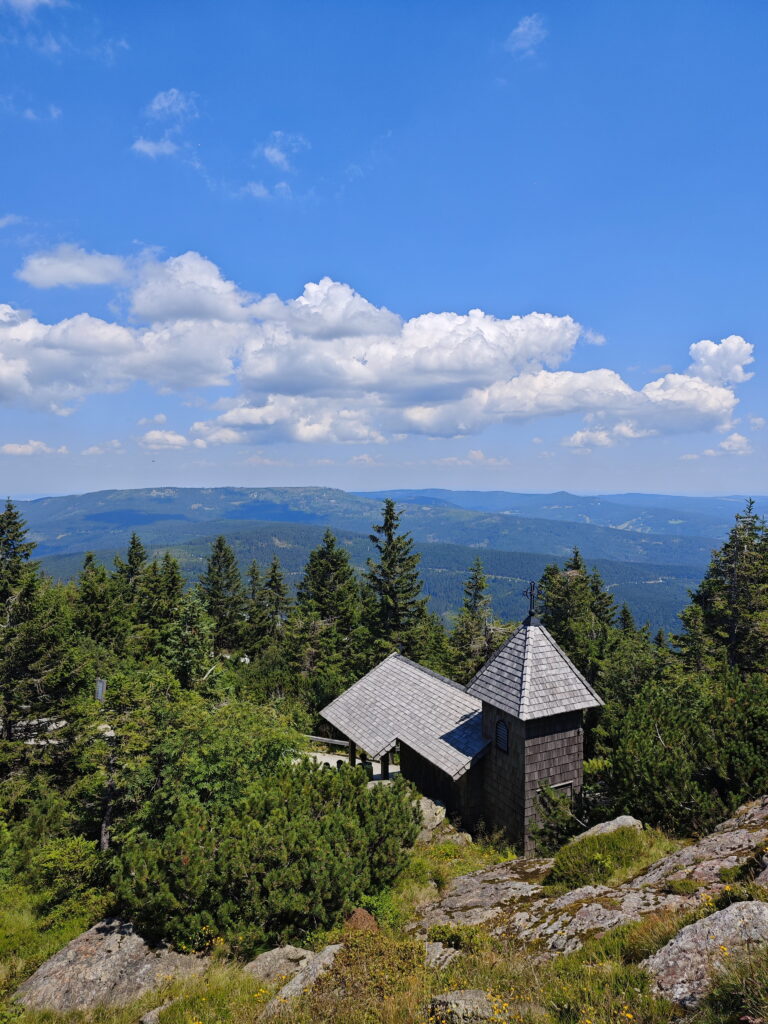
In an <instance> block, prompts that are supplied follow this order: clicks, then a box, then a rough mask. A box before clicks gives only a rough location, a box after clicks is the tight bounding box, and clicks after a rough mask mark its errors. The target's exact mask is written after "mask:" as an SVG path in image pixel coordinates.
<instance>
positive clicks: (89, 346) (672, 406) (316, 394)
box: [0, 100, 753, 461]
mask: <svg viewBox="0 0 768 1024" xmlns="http://www.w3.org/2000/svg"><path fill="white" fill-rule="evenodd" d="M168 103H169V104H171V100H168ZM18 276H19V277H21V279H22V280H24V281H26V282H27V283H28V284H31V285H33V286H35V287H37V288H52V287H55V286H64V287H69V288H72V287H76V286H78V285H86V284H88V285H92V284H103V285H106V284H117V285H118V286H119V288H120V289H121V290H120V291H119V295H120V297H121V299H122V301H123V302H124V304H125V307H126V316H125V317H124V318H123V320H124V322H122V323H118V322H110V321H107V320H104V319H101V318H98V317H94V316H91V315H90V314H89V313H87V312H83V313H79V314H78V315H76V316H74V317H69V318H67V319H63V320H61V321H58V322H57V323H52V324H46V323H43V322H42V321H40V320H38V319H37V318H35V317H34V316H32V315H30V314H28V313H25V312H23V311H20V310H17V309H13V308H12V307H10V306H7V305H5V306H0V402H4V403H6V404H9V405H13V404H25V405H29V406H32V407H38V408H48V409H51V410H53V411H55V412H58V413H60V414H68V413H70V412H72V411H73V410H75V409H76V408H77V406H78V405H79V403H81V402H82V401H83V400H85V399H86V398H87V397H88V396H89V395H91V394H96V393H112V392H117V391H121V390H124V389H126V388H129V387H130V386H131V385H132V384H134V383H136V382H139V381H142V382H148V383H151V385H152V386H154V387H155V388H156V389H157V390H159V391H161V390H170V391H186V390H189V389H198V390H200V391H202V394H203V396H204V400H205V402H206V403H207V404H208V409H209V414H208V415H207V416H203V417H201V418H199V419H198V420H197V422H195V423H194V424H193V426H192V428H191V431H190V432H189V434H186V433H184V434H182V433H180V432H178V431H177V430H175V429H174V430H171V429H162V430H161V429H152V430H148V431H147V432H146V433H145V435H144V437H143V440H142V444H143V445H144V446H145V447H147V448H150V449H153V450H160V449H170V448H177V449H179V448H187V447H190V446H193V445H194V446H196V447H204V446H207V445H219V444H244V443H249V444H254V445H262V444H264V443H268V442H270V441H282V440H288V441H298V442H307V443H311V442H319V441H323V442H336V443H342V444H343V443H361V442H366V443H367V442H371V443H376V444H383V443H385V442H387V441H390V440H393V439H402V438H404V437H408V436H414V435H422V436H427V437H436V438H452V437H458V436H469V435H476V434H480V433H481V432H482V431H483V430H485V429H486V428H487V427H490V426H493V425H494V424H499V423H508V422H515V421H524V420H532V419H541V418H545V417H557V416H563V415H567V414H570V415H573V414H576V415H580V416H582V417H583V426H582V428H580V429H578V430H577V431H575V432H574V433H571V434H570V435H568V436H566V437H564V438H563V444H564V445H565V446H566V447H568V448H571V449H574V450H578V449H581V450H583V449H587V448H594V447H611V446H614V445H618V444H626V443H630V442H633V441H636V440H638V439H642V438H645V437H650V436H654V435H669V434H682V433H686V432H691V431H702V430H704V431H711V430H721V431H723V432H724V433H727V432H728V431H729V430H732V427H733V423H734V410H735V408H736V405H737V402H738V399H737V396H736V391H735V389H736V387H737V386H738V385H739V384H742V383H743V382H745V381H747V380H748V379H749V378H750V377H751V375H752V374H751V372H749V371H748V370H747V369H746V368H747V367H748V366H750V365H751V363H752V362H753V346H752V345H751V344H749V343H748V342H747V341H745V340H744V339H743V338H741V337H738V336H736V335H731V336H729V337H727V338H725V339H723V340H722V341H719V342H715V341H710V340H702V341H697V342H695V343H694V344H692V345H690V347H689V349H688V353H687V354H688V357H689V360H690V362H689V365H688V367H687V369H686V370H685V371H684V372H669V373H666V374H664V375H663V376H660V377H658V378H656V379H653V380H649V381H648V382H647V383H645V384H644V385H643V386H641V387H639V388H636V387H633V386H631V385H630V384H629V383H627V381H625V380H624V379H623V377H622V376H621V375H620V374H619V373H618V372H617V371H616V370H614V369H611V368H608V367H600V366H597V367H595V368H593V369H587V370H582V371H578V372H577V371H575V370H570V369H567V368H566V366H565V364H567V362H568V360H569V359H570V358H571V356H572V354H573V352H574V349H575V347H576V346H577V344H579V343H580V342H585V343H587V344H594V342H595V339H596V338H598V339H599V340H600V341H602V340H603V339H602V338H600V336H599V335H595V333H594V332H592V331H590V330H588V329H585V328H584V327H582V326H581V325H580V324H578V323H577V322H576V321H575V320H574V319H573V318H572V317H570V316H555V315H553V314H550V313H538V312H532V313H526V314H525V315H519V316H511V317H507V318H498V317H495V316H493V315H492V314H490V313H487V312H484V311H483V310H480V309H473V310H470V311H469V312H468V313H455V312H436V313H424V314H422V315H420V316H416V317H413V318H411V319H408V320H404V319H403V318H401V317H400V316H399V315H398V314H397V313H395V312H393V311H391V310H389V309H387V308H385V307H383V306H377V305H375V304H374V303H371V302H370V301H369V300H367V299H366V298H365V297H364V296H362V295H360V294H359V293H358V292H356V291H355V290H354V289H353V288H352V287H350V285H348V284H344V283H341V282H338V281H333V280H331V279H330V278H327V277H326V278H322V279H321V280H320V281H317V282H313V283H309V284H307V285H306V286H305V288H304V290H303V291H302V293H301V294H300V295H298V296H296V297H295V298H288V299H283V298H281V297H279V296H277V295H275V294H270V295H266V296H263V297H258V296H254V295H253V294H251V293H249V292H248V291H246V290H244V289H242V288H240V287H239V286H238V285H237V284H236V283H235V282H233V281H231V280H228V279H227V278H226V277H225V276H224V275H223V274H222V272H221V270H220V269H219V267H217V266H216V265H215V264H214V263H212V262H211V261H210V260H207V259H206V258H205V257H203V256H202V255H200V254H199V253H196V252H187V253H184V254H182V255H180V256H174V257H171V258H168V259H159V258H158V257H157V256H154V255H147V254H143V255H141V256H139V257H137V258H135V259H123V258H121V257H119V256H114V255H109V254H104V253H93V252H86V251H85V250H83V249H81V248H79V247H76V246H59V247H57V248H56V249H53V250H51V251H49V252H40V253H33V254H31V255H30V256H28V257H27V259H26V260H25V261H24V263H23V266H22V268H21V269H20V271H19V272H18ZM591 351H593V352H594V353H595V355H597V353H598V350H597V349H592V350H591ZM600 351H604V350H603V349H601V350H600ZM682 355H683V353H682V352H681V356H682ZM681 362H683V365H684V362H685V361H684V360H683V359H681ZM158 422H159V421H158ZM738 438H741V435H738V434H735V433H731V434H730V439H726V441H724V442H721V444H720V445H719V446H718V448H717V449H713V451H714V450H717V451H718V453H720V452H722V453H723V454H729V453H732V454H743V453H744V451H745V448H744V444H743V443H742V441H740V440H738ZM476 451H479V449H476ZM475 461H480V460H479V458H476V459H475Z"/></svg>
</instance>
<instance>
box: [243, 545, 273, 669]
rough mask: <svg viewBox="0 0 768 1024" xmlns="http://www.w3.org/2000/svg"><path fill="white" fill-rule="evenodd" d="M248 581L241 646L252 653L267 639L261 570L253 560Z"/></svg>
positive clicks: (249, 568) (249, 567) (251, 654)
mask: <svg viewBox="0 0 768 1024" xmlns="http://www.w3.org/2000/svg"><path fill="white" fill-rule="evenodd" d="M247 577H248V583H247V586H246V591H245V613H244V615H245V621H244V623H243V629H242V636H243V648H244V649H245V650H246V651H247V652H248V654H249V655H250V656H251V657H253V655H254V654H255V653H256V652H257V651H258V650H259V648H260V647H261V646H262V645H263V644H264V642H265V641H266V639H267V633H268V630H267V612H266V608H265V604H264V593H263V588H262V583H263V581H262V578H261V570H260V569H259V563H258V562H257V561H256V559H255V558H254V560H253V561H252V562H251V564H250V565H249V566H248V574H247Z"/></svg>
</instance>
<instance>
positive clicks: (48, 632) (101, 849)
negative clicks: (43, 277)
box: [0, 499, 768, 953]
mask: <svg viewBox="0 0 768 1024" xmlns="http://www.w3.org/2000/svg"><path fill="white" fill-rule="evenodd" d="M371 539H372V541H373V544H374V551H375V554H374V557H373V558H371V559H370V561H369V563H368V566H367V569H366V571H365V572H364V573H363V574H362V575H360V574H358V573H356V572H355V570H354V568H353V566H352V564H351V563H350V559H349V555H348V552H347V550H346V548H345V547H344V546H342V545H340V544H339V543H338V542H337V540H336V537H335V536H334V534H333V533H332V532H331V531H330V530H327V531H326V533H325V535H324V537H323V539H322V542H321V544H320V545H319V546H318V547H317V548H316V549H315V550H313V551H312V553H311V555H310V557H309V559H308V561H307V563H306V566H305V569H304V572H303V575H302V578H301V581H300V583H299V586H298V587H297V588H296V590H295V593H294V592H292V590H291V589H290V588H289V587H288V586H287V585H286V581H285V578H284V575H283V571H282V568H281V565H280V562H279V560H278V559H277V558H275V559H273V560H272V562H271V564H268V565H259V564H257V563H256V562H254V563H253V564H252V565H251V566H250V567H249V569H248V572H247V574H246V578H245V579H243V577H242V576H241V573H240V571H239V569H238V566H237V562H236V560H235V558H234V555H233V552H232V549H231V547H230V545H229V543H228V541H227V538H226V537H225V536H221V537H219V538H218V539H217V540H216V541H215V543H214V544H213V545H212V548H211V551H210V554H209V557H208V560H207V564H206V567H205V570H204V572H203V573H202V574H201V576H200V578H199V580H198V581H196V583H195V584H194V585H193V586H189V583H190V582H191V581H187V580H185V579H184V576H183V574H182V572H181V570H180V568H179V565H178V563H177V562H176V560H175V559H174V558H173V557H172V556H171V555H170V554H168V553H166V554H164V555H163V556H162V557H160V558H155V559H150V558H149V557H148V555H147V552H146V550H145V548H144V546H143V544H142V541H141V539H140V538H139V537H138V536H137V535H136V534H134V535H133V537H132V538H131V542H130V544H129V547H128V549H127V551H126V552H125V553H124V554H123V555H122V556H120V557H118V558H116V559H115V561H114V564H113V565H112V566H111V567H106V566H104V565H102V564H100V563H99V562H98V561H97V560H96V559H95V558H94V557H93V556H91V555H88V556H86V558H85V560H84V563H83V566H82V570H81V572H80V574H79V577H78V578H77V580H75V581H73V582H71V583H67V584H63V583H57V582H54V581H53V580H51V579H50V578H47V577H46V576H45V575H44V574H42V573H41V571H40V569H39V566H38V565H37V564H36V562H35V561H34V559H33V555H34V546H33V544H31V543H30V541H29V540H28V538H27V532H26V528H25V524H24V522H23V520H22V517H21V515H20V514H19V512H18V509H17V508H16V507H15V506H14V505H13V503H12V502H10V501H8V502H7V503H6V505H5V509H4V511H3V512H2V513H1V514H0V724H1V729H0V873H2V877H3V878H4V879H5V880H6V881H8V880H14V881H15V882H18V883H19V884H25V885H29V886H32V887H36V888H37V889H38V890H40V891H42V892H45V894H46V899H47V900H48V904H49V912H50V914H51V915H52V919H55V917H56V915H57V914H61V913H64V912H65V909H66V907H67V906H71V905H72V902H73V901H75V903H78V904H79V905H80V906H85V907H91V908H92V916H93V919H94V920H95V919H96V918H97V917H98V916H99V915H100V914H102V913H104V912H106V911H108V910H109V911H114V912H120V913H126V914H130V915H131V916H132V917H133V918H134V920H136V921H137V922H139V923H141V924H142V926H143V927H144V929H145V931H147V932H148V933H152V934H157V935H158V936H159V935H162V937H165V938H168V939H170V940H172V941H173V942H175V943H176V944H177V945H179V946H182V945H189V946H192V947H194V948H201V946H202V945H204V944H205V942H207V941H209V940H210V938H211V937H212V936H222V937H224V938H225V939H226V941H227V942H229V943H230V945H231V946H232V948H236V949H239V950H241V951H242V952H244V953H248V952H250V951H253V950H254V949H257V948H259V947H260V946H263V945H264V944H265V943H267V942H270V941H274V940H276V939H285V938H288V937H294V936H300V935H301V934H304V933H306V932H307V931H310V930H312V929H313V928H318V927H327V926H329V925H331V924H333V923H334V921H336V920H337V919H338V918H339V916H340V915H341V914H343V913H344V911H345V910H346V909H348V908H349V907H350V906H352V905H353V904H354V903H355V902H357V901H359V900H361V899H362V898H363V897H364V896H366V894H368V895H370V894H373V893H376V892H377V891H379V890H381V889H382V887H386V886H387V885H389V884H391V882H392V881H393V879H394V877H395V876H396V874H397V872H398V871H399V870H400V868H401V866H402V864H403V859H404V857H405V856H406V854H405V853H404V851H405V850H406V849H407V847H408V846H409V845H410V844H411V843H412V841H413V838H414V836H415V833H416V831H417V827H418V826H417V821H416V817H417V815H416V813H415V811H414V809H413V806H412V798H411V793H410V790H409V787H408V785H407V784H405V783H403V782H398V783H397V784H395V785H393V786H390V787H376V788H375V789H373V790H371V789H368V788H367V787H366V784H365V783H366V778H365V775H364V774H363V773H362V771H361V770H359V769H357V770H355V769H349V768H345V769H343V770H341V771H339V772H335V771H322V770H320V769H318V768H314V767H312V766H310V765H309V764H307V763H306V762H302V761H301V759H300V758H298V751H299V750H300V747H301V736H300V733H302V732H303V733H306V732H312V731H316V730H317V729H319V728H321V724H320V720H319V719H318V717H317V713H318V711H319V709H320V708H322V707H323V706H324V705H325V704H326V703H327V702H328V701H329V700H331V699H332V698H333V697H334V696H336V695H337V694H338V693H340V692H342V691H343V690H344V689H345V688H346V687H347V686H349V685H350V684H351V683H352V682H354V681H355V680H356V679H357V678H359V677H360V676H361V675H362V674H363V673H364V672H366V671H367V670H368V669H370V668H371V667H372V666H373V665H374V664H376V663H377V662H378V661H379V660H380V659H381V658H382V657H384V656H385V655H386V654H388V653H389V652H391V651H393V650H400V651H401V652H403V653H404V654H405V655H407V656H408V657H411V658H413V659H414V660H417V661H419V662H421V663H422V664H424V665H425V666H427V667H429V668H432V669H434V670H437V671H439V672H442V673H445V674H446V675H449V676H452V677H453V678H455V679H456V680H457V681H459V682H461V683H466V682H467V681H468V680H469V679H470V678H471V677H472V675H473V674H474V672H475V671H477V669H478V668H479V667H480V666H481V665H482V664H483V663H484V662H485V660H487V658H488V657H489V656H490V654H491V653H492V652H493V651H494V650H495V649H496V648H497V647H498V646H499V644H500V643H501V642H503V640H504V639H505V638H506V637H507V636H508V635H509V633H510V632H511V630H512V629H513V628H514V626H515V624H514V623H509V622H502V621H499V620H497V619H496V618H495V617H494V615H493V611H492V608H491V603H490V600H489V594H488V583H487V579H486V577H485V573H484V569H483V565H482V562H481V560H480V559H477V560H476V562H475V563H474V565H473V566H472V568H471V571H470V574H469V576H468V578H467V580H466V584H465V588H464V601H463V605H462V607H461V609H460V611H459V613H458V614H457V615H456V616H455V617H454V619H453V622H452V624H451V628H449V629H448V628H446V626H445V623H444V620H443V619H442V618H441V617H439V616H437V615H435V614H433V613H431V612H430V608H429V605H428V602H427V601H426V600H425V598H424V596H423V592H422V586H421V579H420V575H419V555H418V554H417V553H416V552H415V550H414V547H413V542H412V538H411V536H410V534H409V533H408V532H407V531H405V530H404V529H403V523H402V522H401V512H400V510H399V509H398V507H397V506H396V505H395V503H394V502H393V501H392V500H390V499H387V500H385V501H384V506H383V510H382V514H381V520H380V521H379V522H376V523H375V524H374V525H373V528H372V534H371ZM538 592H539V600H540V612H541V615H542V617H543V621H544V623H545V625H546V626H547V627H548V628H549V630H550V631H551V632H552V634H553V636H554V637H555V639H556V640H557V641H558V642H559V643H560V644H561V646H562V647H563V648H564V650H565V651H566V652H567V653H568V654H569V656H570V657H571V658H572V659H573V661H574V662H575V664H576V665H577V666H578V668H579V669H580V670H581V671H582V672H583V674H584V675H585V676H586V678H587V679H589V680H590V682H591V683H592V684H593V685H594V686H595V687H596V689H597V690H598V692H599V693H600V694H601V695H602V697H603V698H604V700H605V707H604V708H603V709H601V710H600V711H599V712H596V713H594V714H592V715H591V717H590V719H589V721H588V723H587V729H586V754H587V758H588V760H587V763H586V766H585V770H586V785H585V791H584V796H583V805H582V806H581V807H579V808H578V809H577V812H578V818H579V820H580V821H585V820H589V821H594V820H600V819H604V818H608V817H610V816H613V815H614V814H617V813H623V812H628V813H633V814H636V815H637V816H639V817H641V818H643V819H644V820H645V821H647V822H648V823H650V824H654V825H658V826H661V827H663V828H664V829H666V830H668V831H670V832H672V833H676V834H689V833H691V832H696V831H702V830H705V829H707V828H709V827H711V826H712V825H713V824H714V823H716V822H717V821H718V820H720V819H721V818H723V817H724V816H725V815H726V814H727V813H728V811H730V810H731V809H732V808H734V807H735V806H736V805H737V804H738V803H740V802H741V801H743V800H745V799H747V798H749V797H753V796H756V795H758V794H760V793H761V792H766V791H768V530H766V526H765V523H764V522H763V521H762V520H761V519H760V518H759V517H758V516H757V515H756V514H755V511H754V508H753V507H752V505H751V504H748V505H747V506H746V508H745V509H744V510H743V511H742V512H741V513H739V514H738V515H737V516H736V520H735V523H734V525H733V527H732V529H731V532H730V535H729V537H728V539H727V540H726V542H725V543H724V544H723V545H722V547H721V548H720V549H719V550H717V551H716V552H714V554H713V557H712V561H711V564H710V567H709V569H708V571H707V573H706V576H705V578H704V579H703V581H702V583H701V585H700V586H699V587H698V589H697V590H696V591H695V592H693V593H692V594H691V601H690V604H689V605H688V607H687V608H686V610H685V611H684V613H683V614H682V616H681V624H680V628H679V631H678V632H677V633H676V634H674V635H665V634H663V633H661V634H659V633H657V634H655V635H651V631H650V629H649V628H648V627H647V626H646V625H644V624H642V623H636V622H635V621H634V620H633V618H632V615H631V613H630V612H629V610H628V609H627V608H626V606H624V607H622V608H617V607H616V605H615V603H614V600H613V598H612V597H611V595H610V593H609V592H608V591H607V590H606V588H605V587H604V585H603V581H602V579H601V577H600V574H599V573H598V572H597V571H596V570H595V569H594V568H592V567H590V566H589V565H588V564H587V563H586V561H585V560H584V558H583V557H582V556H581V554H580V553H579V551H578V550H574V551H573V554H572V556H571V557H570V558H569V559H568V560H567V561H566V562H565V564H563V565H555V564H552V565H550V566H548V567H547V568H546V570H545V572H544V573H543V576H542V578H541V580H540V581H539V586H538ZM99 681H100V682H99ZM541 781H542V782H545V781H546V780H541ZM318 807H322V808H323V809H324V813H323V814H321V815H318V814H317V808H318ZM556 819H557V815H554V814H553V822H556ZM571 821H576V819H575V818H573V817H572V816H571V817H570V818H568V816H567V815H566V817H565V820H562V816H561V819H557V822H556V824H553V832H552V835H551V836H550V838H552V837H553V836H554V838H557V836H559V835H560V834H563V833H565V832H567V831H568V829H569V827H571V824H570V823H571ZM558 822H559V823H558ZM558 829H559V831H558ZM206 937H207V938H206Z"/></svg>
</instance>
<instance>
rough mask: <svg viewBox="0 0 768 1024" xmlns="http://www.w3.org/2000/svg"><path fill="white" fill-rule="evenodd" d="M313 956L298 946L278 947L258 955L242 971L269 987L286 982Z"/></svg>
mask: <svg viewBox="0 0 768 1024" xmlns="http://www.w3.org/2000/svg"><path fill="white" fill-rule="evenodd" d="M314 955H315V954H314V953H313V952H312V950H311V949H302V948H301V947H300V946H278V947H277V948H276V949H268V950H267V951H266V953H260V954H259V955H258V956H257V957H256V959H255V960H251V962H250V963H249V964H246V965H245V967H244V968H243V970H244V971H247V973H248V974H251V975H253V977H254V978H256V979H258V980H259V981H263V982H266V983H267V984H268V985H271V984H273V982H276V981H288V979H289V978H292V977H293V976H294V974H296V972H297V971H300V970H301V969H302V967H306V965H307V963H309V961H310V960H311V959H312V957H313V956H314Z"/></svg>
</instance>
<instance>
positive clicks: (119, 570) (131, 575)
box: [115, 533, 147, 600]
mask: <svg viewBox="0 0 768 1024" xmlns="http://www.w3.org/2000/svg"><path fill="white" fill-rule="evenodd" d="M146 564H147V552H146V549H145V547H144V545H143V544H142V543H141V540H140V539H139V536H138V534H136V533H132V534H131V540H130V543H129V544H128V551H127V553H126V557H125V561H123V560H122V558H121V557H120V556H119V555H116V556H115V576H116V577H117V579H118V580H119V582H120V584H121V586H122V587H123V589H124V590H125V592H126V595H127V596H128V598H129V600H132V599H133V597H134V595H135V593H136V588H137V587H138V583H139V578H140V576H141V574H142V572H143V571H144V567H145V566H146Z"/></svg>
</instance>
